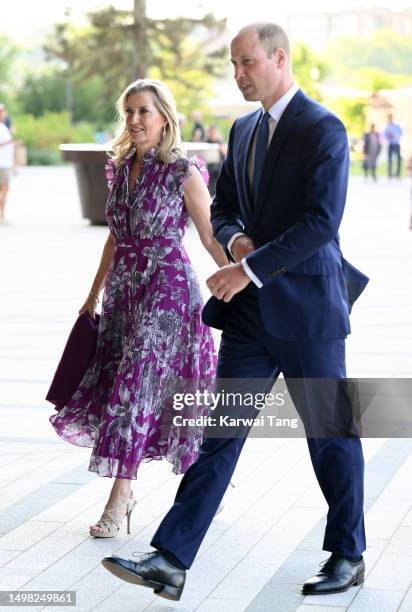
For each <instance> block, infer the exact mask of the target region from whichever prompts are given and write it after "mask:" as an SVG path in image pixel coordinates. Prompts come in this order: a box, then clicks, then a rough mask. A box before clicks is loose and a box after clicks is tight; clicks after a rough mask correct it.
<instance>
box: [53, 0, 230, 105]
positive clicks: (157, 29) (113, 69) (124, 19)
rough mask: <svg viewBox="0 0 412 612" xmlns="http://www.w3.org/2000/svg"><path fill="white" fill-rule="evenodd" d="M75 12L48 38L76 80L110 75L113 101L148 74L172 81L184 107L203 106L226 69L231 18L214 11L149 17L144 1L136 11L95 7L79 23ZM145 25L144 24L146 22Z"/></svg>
mask: <svg viewBox="0 0 412 612" xmlns="http://www.w3.org/2000/svg"><path fill="white" fill-rule="evenodd" d="M68 17H69V15H67V17H66V21H65V22H64V23H60V24H57V25H56V26H55V29H54V32H53V34H52V35H51V37H50V38H49V40H48V41H47V43H46V46H45V48H46V51H47V53H48V55H49V57H50V58H54V59H58V60H60V61H63V62H64V65H65V66H66V70H67V71H68V72H69V73H70V75H71V77H72V79H73V82H74V85H75V91H74V98H75V97H76V89H77V87H78V84H79V83H82V82H87V81H88V80H89V79H90V78H91V77H92V76H93V75H96V74H98V75H101V76H102V78H103V79H104V90H103V99H102V100H100V101H99V100H97V101H96V104H97V106H98V105H99V104H103V103H106V102H107V100H110V101H111V103H112V104H113V103H114V101H115V99H116V98H117V96H118V95H119V94H120V92H121V91H122V90H123V89H124V87H125V86H126V85H127V84H128V83H129V82H130V81H132V80H134V79H136V78H138V77H142V76H146V75H149V76H153V77H158V78H160V79H162V80H164V81H166V82H168V83H169V84H170V85H171V86H172V89H173V90H174V93H175V95H176V97H177V102H178V106H179V109H180V108H181V109H182V110H184V109H187V108H189V107H190V106H191V105H192V107H193V106H198V105H199V103H200V102H201V100H202V99H204V98H205V97H206V95H207V93H208V92H209V88H210V86H211V83H212V80H213V78H214V77H216V76H220V75H221V74H222V72H223V70H224V68H226V45H223V43H222V41H221V37H222V34H223V32H224V30H225V26H226V20H224V19H223V20H217V19H216V18H215V17H213V16H212V15H205V16H204V17H203V18H202V19H191V18H179V19H162V20H154V19H149V18H147V17H146V15H145V3H144V1H143V0H135V3H134V10H130V11H125V10H119V9H116V8H114V7H113V6H109V7H106V8H104V9H100V10H98V11H94V12H89V13H88V14H87V17H88V24H87V26H85V27H83V28H81V29H80V28H74V27H73V25H72V24H70V22H69V19H68ZM143 26H144V27H143Z"/></svg>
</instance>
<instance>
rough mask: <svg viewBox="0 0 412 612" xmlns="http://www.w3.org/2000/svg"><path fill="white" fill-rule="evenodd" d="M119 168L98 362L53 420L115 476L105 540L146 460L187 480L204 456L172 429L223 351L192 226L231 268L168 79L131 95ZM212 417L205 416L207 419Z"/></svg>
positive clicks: (113, 175) (102, 281)
mask: <svg viewBox="0 0 412 612" xmlns="http://www.w3.org/2000/svg"><path fill="white" fill-rule="evenodd" d="M117 110H118V113H119V117H120V118H121V123H120V127H119V130H118V132H117V136H116V137H115V139H114V142H113V151H114V153H113V155H112V158H111V160H110V161H109V163H108V165H107V176H108V179H109V188H110V191H109V198H108V202H107V208H106V218H107V222H108V225H109V228H110V232H109V236H108V238H107V241H106V244H105V246H104V249H103V255H102V258H101V262H100V265H99V268H98V271H97V274H96V277H95V279H94V282H93V284H92V287H91V291H90V293H89V295H88V297H87V299H86V301H85V303H84V304H83V306H82V307H81V309H80V313H82V312H85V311H87V312H88V313H89V315H90V316H91V317H94V314H95V309H96V305H97V302H98V301H99V294H100V292H101V291H102V289H103V287H104V297H103V304H102V315H101V320H100V324H99V338H98V344H97V350H96V355H95V358H94V361H93V362H92V364H91V365H90V367H89V369H88V371H87V372H86V374H85V376H84V377H83V380H82V381H81V383H80V385H79V387H78V389H77V391H76V393H75V394H74V395H73V397H72V398H71V400H70V401H69V403H68V404H67V405H66V406H65V407H64V408H63V409H62V410H61V411H60V412H59V413H58V414H56V415H54V416H52V417H51V418H50V420H51V423H52V425H53V427H54V428H55V429H56V431H57V433H58V434H59V435H60V436H61V437H62V438H64V439H65V440H67V441H69V442H71V443H73V444H77V445H78V446H93V451H92V457H91V462H90V466H89V470H91V471H94V472H97V474H98V475H99V476H108V477H113V476H114V477H115V481H114V484H113V487H112V490H111V493H110V497H109V500H108V502H107V505H106V507H105V509H104V512H103V515H102V517H101V518H100V520H99V521H98V522H97V523H96V524H95V525H92V526H91V527H90V534H91V535H92V536H94V537H100V538H102V537H114V536H116V535H117V533H118V531H119V528H120V525H121V523H122V521H123V519H124V518H125V517H126V516H127V523H128V533H129V532H130V515H131V512H132V510H133V508H134V507H135V505H136V502H135V500H134V499H133V493H132V491H131V480H134V479H135V478H136V472H137V469H138V466H139V464H140V462H141V461H142V460H144V459H146V460H149V459H161V458H163V457H165V458H166V459H168V460H169V461H170V462H171V463H172V464H173V471H174V472H175V473H183V472H185V471H186V470H187V469H188V467H189V466H190V465H191V463H193V461H194V460H195V458H196V455H197V452H198V449H199V446H200V442H201V431H197V432H193V431H190V432H189V434H188V433H187V431H185V432H184V431H183V430H182V428H179V427H174V426H173V423H172V420H171V419H172V416H174V415H173V410H172V409H171V398H172V396H173V394H174V393H175V392H176V391H182V387H183V386H184V388H185V391H186V392H187V391H191V390H192V391H194V390H196V389H201V390H204V389H207V388H210V387H211V384H212V381H213V377H214V372H215V361H216V358H215V352H214V347H213V340H212V336H211V332H210V329H209V328H208V327H206V326H204V325H203V323H202V321H201V311H202V298H201V294H200V289H199V286H198V283H197V279H196V276H195V273H194V271H193V269H192V267H191V264H190V261H189V259H188V257H187V255H186V253H185V250H184V248H183V246H182V238H183V234H184V231H185V227H186V225H187V222H188V216H190V217H191V218H192V220H193V222H194V224H195V226H196V229H197V231H198V234H199V237H200V240H201V241H202V244H203V245H204V247H205V248H206V249H207V251H208V252H209V253H210V255H211V256H212V257H213V259H214V260H215V262H216V263H217V264H218V265H219V266H222V265H225V264H226V263H227V259H226V256H225V254H224V252H223V249H222V248H221V247H220V245H219V244H218V243H217V241H216V240H215V239H214V237H213V234H212V228H211V224H210V210H209V206H210V198H209V193H208V191H207V187H206V185H205V182H204V180H203V178H202V175H201V173H200V171H199V169H198V168H197V166H196V165H195V163H194V162H193V160H188V159H187V158H186V157H185V156H184V155H183V154H182V152H181V150H180V134H179V128H178V117H177V112H176V107H175V102H174V100H173V97H172V94H171V92H170V91H169V89H168V88H167V87H166V86H165V85H164V84H162V83H160V82H159V81H153V80H149V79H144V80H139V81H136V82H135V83H132V84H131V85H129V86H128V87H127V88H126V90H125V91H124V92H123V94H122V95H121V96H120V98H119V100H118V102H117ZM202 410H203V408H202V407H199V408H198V409H197V414H202V413H203V412H202Z"/></svg>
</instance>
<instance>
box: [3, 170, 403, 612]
mask: <svg viewBox="0 0 412 612" xmlns="http://www.w3.org/2000/svg"><path fill="white" fill-rule="evenodd" d="M409 190H410V184H409V181H408V180H407V179H403V180H401V181H394V182H392V183H388V182H387V181H386V180H381V181H380V182H379V183H378V184H373V183H368V184H365V183H364V182H363V179H361V178H354V179H352V180H351V183H350V190H349V196H348V204H347V209H346V213H345V217H344V222H343V224H342V230H341V240H342V250H343V252H344V255H345V257H346V258H347V259H349V261H351V262H352V263H353V264H354V265H356V266H357V267H359V268H360V269H361V270H363V271H364V272H365V273H366V274H368V275H369V276H370V277H371V282H370V284H369V286H368V288H367V290H366V291H365V293H364V295H363V296H362V297H361V299H360V300H359V302H358V303H357V304H356V305H355V307H354V311H353V314H352V316H351V323H352V332H353V333H352V335H351V336H350V337H349V339H348V342H347V364H348V375H350V376H354V377H371V378H390V377H393V378H397V377H412V283H411V269H412V231H409V229H408V227H409V216H410V202H409ZM7 212H8V217H9V219H10V225H9V226H4V227H0V261H1V265H0V287H1V299H0V339H1V340H0V590H3V591H4V590H12V589H22V590H64V589H70V590H73V591H76V593H77V606H76V608H69V607H67V608H59V609H67V610H70V609H75V610H78V611H80V610H81V611H86V610H96V611H99V612H106V611H107V612H109V611H110V612H111V611H114V612H117V611H120V610H121V611H122V612H128V611H130V612H131V611H137V612H140V611H142V610H150V611H151V612H155V611H157V612H166V611H171V610H180V611H182V612H183V611H184V612H189V611H193V610H197V611H199V612H216V611H219V612H243V611H246V610H247V611H248V612H289V611H290V612H292V611H299V612H319V611H322V612H332V611H333V612H337V611H340V612H343V611H344V610H349V611H350V612H360V611H361V612H366V611H369V610H374V612H394V611H396V610H398V611H399V612H411V611H412V586H411V585H412V486H411V480H412V478H411V477H412V439H409V438H401V439H389V438H373V439H365V440H364V442H363V444H364V451H365V459H366V507H365V510H366V531H367V539H368V549H367V551H366V553H365V562H366V566H367V576H366V581H365V583H364V585H363V586H362V587H356V588H354V587H353V588H351V589H350V590H349V591H347V592H346V593H343V594H340V595H329V596H323V597H312V598H310V597H304V596H303V595H301V594H300V586H301V584H302V582H303V581H304V580H305V579H306V578H308V577H309V576H310V575H312V574H313V573H315V572H316V571H317V570H318V564H319V563H320V562H321V561H322V560H323V559H325V558H326V557H327V556H328V554H327V553H325V552H322V550H321V545H322V533H323V528H324V523H325V511H326V506H325V503H324V500H323V498H322V495H321V493H320V490H319V488H318V485H317V483H316V481H315V477H314V474H313V471H312V468H311V465H310V462H309V457H308V453H307V449H306V443H305V441H304V440H301V439H297V440H296V439H295V440H287V439H259V438H253V439H249V440H248V441H247V442H246V445H245V449H244V452H243V454H242V456H241V458H240V461H239V464H238V467H237V469H236V472H235V476H234V481H235V484H236V485H237V486H236V488H235V489H233V490H231V491H230V494H229V495H228V496H227V499H226V505H225V509H224V510H223V512H222V513H221V514H220V515H219V516H218V517H216V519H215V520H214V521H213V524H212V527H211V529H210V530H209V532H208V534H207V536H206V539H205V541H204V543H203V545H202V547H201V550H200V553H199V556H198V558H197V560H196V562H195V564H194V565H193V567H192V569H191V570H190V572H189V573H188V579H187V586H186V588H185V591H184V594H183V597H182V599H181V601H180V602H178V603H173V602H167V601H166V600H162V599H159V598H157V597H155V596H154V595H153V593H152V592H151V590H149V589H142V588H139V587H135V586H132V585H128V584H126V583H123V582H121V581H119V580H118V579H116V578H115V577H114V576H112V575H110V574H109V573H108V572H107V571H106V570H104V568H103V567H102V566H101V565H100V560H101V558H102V557H103V556H105V555H108V554H111V553H114V552H115V553H118V554H120V555H121V556H129V555H130V554H131V553H132V551H142V552H144V551H146V550H148V549H149V546H148V543H149V541H150V536H151V534H152V533H153V532H154V530H155V528H156V526H157V525H158V523H159V521H160V518H161V517H162V515H163V514H164V512H165V510H166V509H168V507H169V506H170V504H171V502H172V500H173V497H174V494H175V492H176V488H177V486H178V482H179V478H178V477H176V476H174V475H173V474H172V473H171V471H170V466H169V465H168V464H167V463H166V462H152V463H147V464H144V465H143V466H142V468H141V470H140V471H139V476H138V480H137V482H136V485H135V487H134V490H135V495H136V497H137V498H138V500H139V503H138V506H137V509H136V510H135V513H134V515H133V517H132V518H133V519H134V520H132V535H131V536H126V534H125V529H122V531H121V535H120V536H119V537H118V538H116V539H114V540H96V539H92V538H90V537H89V536H88V525H89V524H91V523H93V522H96V520H97V519H98V518H99V516H100V514H101V510H102V505H103V504H104V501H105V498H106V497H107V494H108V490H109V488H110V484H111V483H110V480H109V479H100V478H97V477H96V476H95V475H94V474H91V473H90V472H88V471H87V466H88V458H89V454H90V451H89V450H88V449H80V448H77V447H73V446H69V445H68V444H65V443H63V442H62V441H61V440H59V439H58V438H57V436H56V434H55V433H54V431H53V430H52V429H51V427H50V426H49V423H48V416H49V415H50V414H51V413H52V408H51V406H49V405H47V403H46V402H45V401H44V399H43V398H44V396H45V394H46V391H47V388H48V385H49V383H50V379H51V376H52V374H53V372H54V369H55V366H56V363H57V360H58V358H59V356H60V354H61V350H62V347H63V345H64V342H65V340H66V338H67V334H68V332H69V330H70V327H71V325H72V324H73V322H74V319H75V317H76V313H77V311H78V309H79V307H80V306H81V304H82V303H83V301H84V298H85V296H86V294H87V292H88V290H89V287H90V284H91V281H92V279H93V276H94V274H95V270H96V268H97V265H98V262H99V259H100V254H101V249H102V246H103V243H104V240H105V237H106V234H107V228H102V227H90V226H89V225H88V223H87V222H86V221H84V220H82V219H81V217H80V207H79V203H78V196H77V188H76V182H75V177H74V172H73V169H72V168H71V167H59V168H24V169H22V170H20V171H19V174H18V176H17V177H15V179H14V180H13V183H12V185H11V193H10V199H9V203H8V210H7ZM186 243H187V249H188V252H189V255H190V257H191V259H192V261H193V263H194V265H195V268H196V270H197V273H198V275H199V278H200V279H201V282H202V288H203V290H204V292H205V297H206V295H207V292H206V289H205V286H204V281H205V279H206V278H207V276H208V274H209V273H210V272H211V271H213V269H214V264H213V262H212V261H211V260H210V259H209V258H208V256H207V255H206V254H205V253H204V252H203V251H202V248H201V247H200V246H199V243H198V240H197V239H196V235H195V234H194V232H193V231H192V230H189V232H188V234H187V239H186ZM216 340H217V341H218V337H217V338H216ZM388 410H390V405H388ZM17 609H20V608H17ZM22 609H23V608H22ZM24 609H27V608H24ZM29 609H35V610H40V609H42V608H40V607H38V608H29ZM48 609H50V608H48ZM56 609H57V608H56Z"/></svg>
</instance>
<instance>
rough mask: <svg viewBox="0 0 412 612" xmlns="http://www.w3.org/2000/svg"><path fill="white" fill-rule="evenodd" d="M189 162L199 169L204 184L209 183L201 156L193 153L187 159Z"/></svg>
mask: <svg viewBox="0 0 412 612" xmlns="http://www.w3.org/2000/svg"><path fill="white" fill-rule="evenodd" d="M189 162H190V166H196V168H197V169H198V170H199V172H200V174H201V175H202V178H203V180H204V181H205V183H206V186H207V185H209V171H208V169H207V165H206V162H205V160H204V159H203V157H200V155H193V157H191V158H190V159H189Z"/></svg>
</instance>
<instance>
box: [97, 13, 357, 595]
mask: <svg viewBox="0 0 412 612" xmlns="http://www.w3.org/2000/svg"><path fill="white" fill-rule="evenodd" d="M231 56H232V63H233V66H234V72H235V74H234V76H235V79H236V82H237V84H238V86H239V89H240V90H241V92H242V94H243V96H244V98H245V99H246V100H253V101H260V102H261V104H262V107H263V108H262V109H259V110H257V111H255V112H253V113H250V114H248V115H246V116H244V117H241V118H240V119H238V120H237V121H236V122H235V123H234V125H233V127H232V130H231V134H230V138H229V144H228V154H227V158H226V160H225V162H224V164H223V167H222V171H221V173H220V175H219V178H218V181H217V188H216V197H215V199H214V202H213V206H212V223H213V227H214V232H215V235H216V237H217V238H218V240H219V241H220V242H221V244H222V245H223V246H224V247H225V248H226V249H227V252H228V254H229V255H230V256H231V257H232V258H233V260H234V262H235V263H233V264H231V265H229V266H226V267H224V268H222V269H221V270H219V271H218V272H216V273H215V274H213V275H212V276H211V277H210V278H209V279H208V286H209V288H210V290H211V292H212V293H213V296H214V297H212V298H211V300H210V301H209V302H208V304H207V305H206V307H205V310H204V319H205V320H206V322H209V323H210V324H211V325H215V326H221V327H222V328H223V334H222V341H221V346H220V351H219V360H218V377H219V378H222V379H232V380H233V379H234V380H237V381H242V379H248V378H249V379H258V378H259V379H268V380H271V379H273V378H276V377H277V376H278V374H279V373H280V372H281V371H282V372H283V374H284V376H285V379H286V380H287V381H288V383H287V384H288V387H289V388H290V390H291V393H292V394H294V395H295V396H296V395H299V393H296V390H298V391H299V384H297V383H296V381H299V380H304V382H305V383H306V382H307V381H309V382H310V381H311V379H319V378H321V379H328V380H330V381H332V382H331V385H328V384H326V385H325V387H323V386H322V388H321V393H320V394H319V393H317V392H316V388H315V387H316V385H310V384H309V387H311V386H312V391H313V389H314V393H313V394H312V391H311V392H310V393H309V394H307V393H306V394H305V392H304V393H303V395H304V400H305V403H306V405H307V408H308V411H307V414H306V415H305V414H303V412H304V411H302V418H303V420H304V421H305V426H308V427H310V428H312V429H313V422H312V418H311V417H312V416H313V415H314V413H315V411H318V413H319V412H321V411H322V410H323V409H325V411H326V413H328V411H329V408H328V405H327V399H326V400H325V399H322V397H321V396H322V395H323V390H324V388H325V389H326V393H325V397H326V398H329V400H330V401H331V402H332V409H333V408H334V399H333V394H334V393H335V392H336V390H337V388H338V382H339V379H342V378H343V377H345V352H344V351H345V340H344V339H345V337H346V335H347V334H348V333H349V331H350V327H349V318H348V311H349V304H348V294H350V295H351V297H352V298H356V297H357V295H359V293H360V292H361V290H362V289H363V287H364V286H365V284H366V282H367V279H366V277H364V276H363V275H362V274H360V273H358V272H357V271H355V269H354V268H352V267H351V266H350V265H349V264H347V262H345V261H344V260H343V259H342V256H341V252H340V248H339V239H338V235H337V231H338V227H339V224H340V221H341V217H342V213H343V208H344V204H345V198H346V189H347V180H348V145H347V137H346V133H345V129H344V127H343V125H342V123H341V122H340V121H339V120H338V119H337V118H336V117H335V116H334V115H332V114H331V113H329V112H328V111H327V110H326V109H324V108H323V107H321V106H320V105H319V104H317V103H315V102H313V101H311V100H309V99H308V98H307V97H306V96H305V95H304V93H303V92H302V91H301V90H299V88H298V87H297V85H295V84H294V82H293V77H292V73H291V69H290V50H289V42H288V38H287V36H286V34H285V32H284V31H283V30H282V29H281V28H280V27H279V26H277V25H274V24H255V25H252V26H248V27H246V28H244V29H242V30H241V31H240V32H239V34H238V35H237V36H236V37H235V38H234V40H233V41H232V44H231ZM344 275H345V276H346V277H347V278H348V280H349V289H347V287H346V286H345V279H344ZM216 298H217V299H216ZM332 387H333V388H332ZM331 388H332V394H330V393H329V392H330V390H331ZM298 404H299V402H298ZM297 407H298V410H301V409H302V404H299V405H298V406H297ZM308 416H309V419H308ZM317 417H319V414H317V415H316V418H317ZM339 430H340V425H339V426H337V427H336V428H334V426H332V436H334V435H335V434H336V435H337V432H338V431H339ZM307 431H308V430H307ZM243 443H244V437H243V438H242V437H232V438H224V439H220V438H219V439H216V438H212V437H206V438H205V440H204V442H203V444H202V448H201V452H200V454H199V458H198V459H197V461H196V462H195V463H194V464H193V465H192V466H191V468H190V469H189V470H188V472H187V473H186V474H185V476H184V477H183V479H182V481H181V484H180V487H179V489H178V492H177V495H176V499H175V503H174V505H173V507H172V508H171V510H170V511H169V512H168V514H167V515H166V516H165V518H164V519H163V521H162V523H161V524H160V526H159V528H158V530H157V532H156V533H155V535H154V537H153V539H152V542H151V544H152V546H154V547H155V548H156V549H157V552H154V553H149V554H148V555H145V556H144V557H142V558H141V559H140V560H138V561H129V560H125V559H121V558H116V557H108V558H106V559H104V560H103V562H102V563H103V565H104V566H105V567H106V568H107V569H108V570H109V571H111V572H112V573H113V574H115V575H116V576H118V577H119V578H122V579H123V580H126V581H128V582H132V583H134V584H139V585H143V586H148V587H151V588H153V590H154V592H155V593H156V594H158V595H160V596H162V597H165V598H169V599H176V600H177V599H179V598H180V596H181V593H182V590H183V586H184V582H185V569H187V568H189V567H190V565H191V563H192V562H193V560H194V558H195V555H196V553H197V551H198V549H199V547H200V544H201V542H202V540H203V538H204V536H205V534H206V531H207V529H208V527H209V525H210V523H211V521H212V519H213V516H214V514H215V512H216V509H217V508H218V506H219V503H220V500H221V499H222V497H223V494H224V492H225V490H226V488H227V486H228V484H229V481H230V478H231V476H232V473H233V471H234V469H235V466H236V463H237V460H238V458H239V455H240V452H241V450H242V446H243ZM308 445H309V451H310V455H311V460H312V463H313V467H314V469H315V473H316V476H317V478H318V481H319V484H320V486H321V488H322V491H323V494H324V495H325V498H326V500H327V502H328V505H329V512H328V521H327V526H326V533H325V540H324V545H323V547H324V549H325V550H327V551H330V552H332V555H331V557H330V558H329V559H328V561H327V562H326V563H325V565H324V566H323V567H322V569H321V571H320V572H319V573H318V574H317V575H316V576H314V577H312V578H311V579H309V580H308V581H307V582H306V583H305V584H304V586H303V593H305V594H320V593H332V592H339V591H344V590H346V589H348V588H349V587H350V586H351V585H354V584H359V583H361V582H362V581H363V576H364V563H363V559H362V552H363V551H364V550H365V534H364V524H363V467H364V463H363V456H362V448H361V444H360V440H359V438H358V437H357V436H356V435H354V434H351V433H349V434H347V435H346V433H345V435H344V436H340V437H325V436H323V437H310V438H309V439H308ZM274 469H276V466H274Z"/></svg>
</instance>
